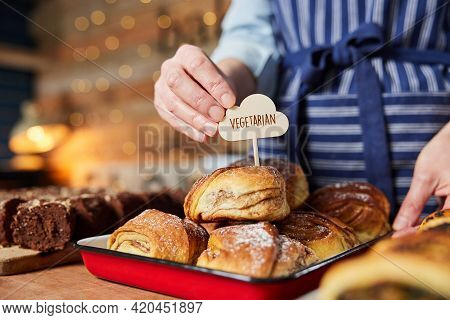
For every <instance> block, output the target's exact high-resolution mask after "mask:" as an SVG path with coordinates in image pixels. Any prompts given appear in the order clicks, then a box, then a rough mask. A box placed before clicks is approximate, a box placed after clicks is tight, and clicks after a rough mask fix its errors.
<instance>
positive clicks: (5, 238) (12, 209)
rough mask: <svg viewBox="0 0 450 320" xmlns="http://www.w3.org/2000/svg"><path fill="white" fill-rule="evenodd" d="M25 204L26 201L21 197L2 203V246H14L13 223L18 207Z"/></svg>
mask: <svg viewBox="0 0 450 320" xmlns="http://www.w3.org/2000/svg"><path fill="white" fill-rule="evenodd" d="M23 202H25V200H23V199H21V198H19V197H13V198H10V199H6V200H2V201H0V245H2V246H8V245H11V244H12V230H11V222H12V220H13V217H14V215H15V214H16V213H17V206H18V205H19V204H21V203H23Z"/></svg>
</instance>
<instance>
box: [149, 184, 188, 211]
mask: <svg viewBox="0 0 450 320" xmlns="http://www.w3.org/2000/svg"><path fill="white" fill-rule="evenodd" d="M185 196H186V193H185V192H183V191H182V190H181V189H177V190H163V191H161V192H149V193H147V199H148V200H147V206H146V209H156V210H159V211H162V212H166V213H170V214H173V215H176V216H178V217H180V218H184V217H185V215H184V209H183V203H184V197H185Z"/></svg>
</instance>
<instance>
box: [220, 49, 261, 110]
mask: <svg viewBox="0 0 450 320" xmlns="http://www.w3.org/2000/svg"><path fill="white" fill-rule="evenodd" d="M217 66H218V67H219V69H220V70H221V71H222V73H223V74H224V75H225V76H226V78H227V80H228V81H229V83H230V84H231V86H232V87H233V89H234V90H235V93H236V103H237V104H240V103H241V101H242V100H243V99H244V98H245V97H247V96H249V95H251V94H253V93H255V92H256V79H255V77H254V76H253V74H252V73H251V71H250V70H249V68H248V67H247V66H246V65H245V64H243V63H242V62H241V61H239V60H238V59H232V58H230V59H224V60H221V61H219V62H218V63H217Z"/></svg>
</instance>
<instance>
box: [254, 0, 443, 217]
mask: <svg viewBox="0 0 450 320" xmlns="http://www.w3.org/2000/svg"><path fill="white" fill-rule="evenodd" d="M273 12H274V29H275V32H276V36H277V39H278V44H279V50H280V52H281V55H282V61H281V65H280V79H281V80H280V81H279V88H278V93H277V97H276V103H277V106H278V107H279V109H280V111H282V112H284V113H286V114H287V115H288V116H289V118H290V122H291V129H290V130H289V133H288V135H287V136H285V137H283V138H280V139H273V140H271V141H268V140H266V139H264V141H261V142H260V152H261V153H262V154H263V156H264V154H267V155H269V154H270V155H271V156H273V154H274V153H275V154H279V153H283V152H284V153H285V152H288V154H289V156H290V157H291V158H292V159H293V160H295V161H298V160H299V158H300V159H301V158H305V159H306V161H304V162H303V163H302V164H303V166H304V167H305V166H306V171H307V173H309V175H310V176H309V180H310V184H311V187H312V189H314V188H317V187H320V186H323V185H325V184H328V183H333V182H339V181H348V180H363V181H369V182H371V183H373V184H374V185H376V186H377V187H379V188H380V189H381V190H383V191H384V192H385V194H386V195H387V196H388V198H389V199H390V201H391V203H392V204H393V209H394V210H393V212H394V211H395V209H396V204H399V203H400V202H401V201H402V200H403V198H404V195H405V193H406V192H407V190H408V187H409V184H410V181H411V176H412V172H413V168H414V163H415V160H416V159H417V156H418V154H419V152H420V150H421V149H422V147H423V146H424V144H425V143H426V142H427V141H429V140H430V139H431V138H432V136H433V135H434V134H435V133H436V132H437V131H438V130H439V129H440V128H441V127H442V126H443V125H445V123H447V122H448V121H449V120H450V94H449V72H448V66H449V65H450V54H449V37H450V35H449V34H450V31H449V21H448V20H449V19H450V18H449V13H450V10H449V5H448V2H446V1H443V0H442V1H439V0H435V1H433V0H431V1H430V0H397V1H389V0H367V1H363V0H316V1H309V0H278V1H273ZM300 162H302V161H300ZM429 204H430V205H431V206H433V205H435V203H433V202H430V203H429ZM426 210H432V208H431V207H428V208H426Z"/></svg>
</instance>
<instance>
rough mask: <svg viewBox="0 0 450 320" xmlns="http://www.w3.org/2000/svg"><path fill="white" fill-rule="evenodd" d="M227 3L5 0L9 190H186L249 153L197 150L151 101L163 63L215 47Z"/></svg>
mask: <svg viewBox="0 0 450 320" xmlns="http://www.w3.org/2000/svg"><path fill="white" fill-rule="evenodd" d="M228 5H229V0H77V1H73V0H7V1H5V0H0V130H1V138H0V161H1V162H0V171H1V173H0V187H1V188H12V187H22V186H31V185H42V184H55V183H56V184H62V185H69V186H77V187H79V186H93V187H103V186H114V187H118V188H126V189H130V190H141V189H148V188H159V187H161V186H172V185H180V184H181V186H183V184H186V185H189V184H190V183H191V182H192V180H194V179H196V178H197V176H198V175H199V174H201V173H202V172H204V171H208V170H210V169H211V168H210V167H211V166H212V167H217V166H220V165H221V161H222V162H223V161H225V162H227V161H231V160H232V159H231V160H230V157H231V158H234V157H239V155H238V154H240V153H243V152H245V150H246V146H242V145H236V144H233V145H230V144H225V143H224V142H223V141H220V140H219V139H217V138H216V139H213V140H212V141H211V142H210V143H209V144H208V145H206V146H204V145H198V144H196V143H194V142H193V141H191V140H189V139H188V138H186V137H184V136H181V135H179V134H177V133H176V132H174V131H173V130H171V129H170V128H168V126H167V125H166V124H165V123H164V122H162V121H161V120H160V119H159V117H158V115H157V113H156V111H155V110H154V108H153V104H152V101H153V86H154V83H155V81H156V80H157V79H158V77H159V75H160V71H159V68H160V65H161V63H162V62H163V61H164V60H165V59H167V58H169V57H171V56H172V55H173V54H174V52H175V51H176V49H177V48H178V47H179V45H181V44H183V43H190V44H194V45H198V46H200V47H202V48H203V49H204V50H205V51H206V52H207V53H210V52H211V51H212V50H213V48H214V47H215V45H216V43H217V41H218V37H219V36H220V22H221V20H222V18H223V16H224V14H225V12H226V10H227V7H228ZM199 159H201V160H199ZM205 159H206V160H205Z"/></svg>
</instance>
